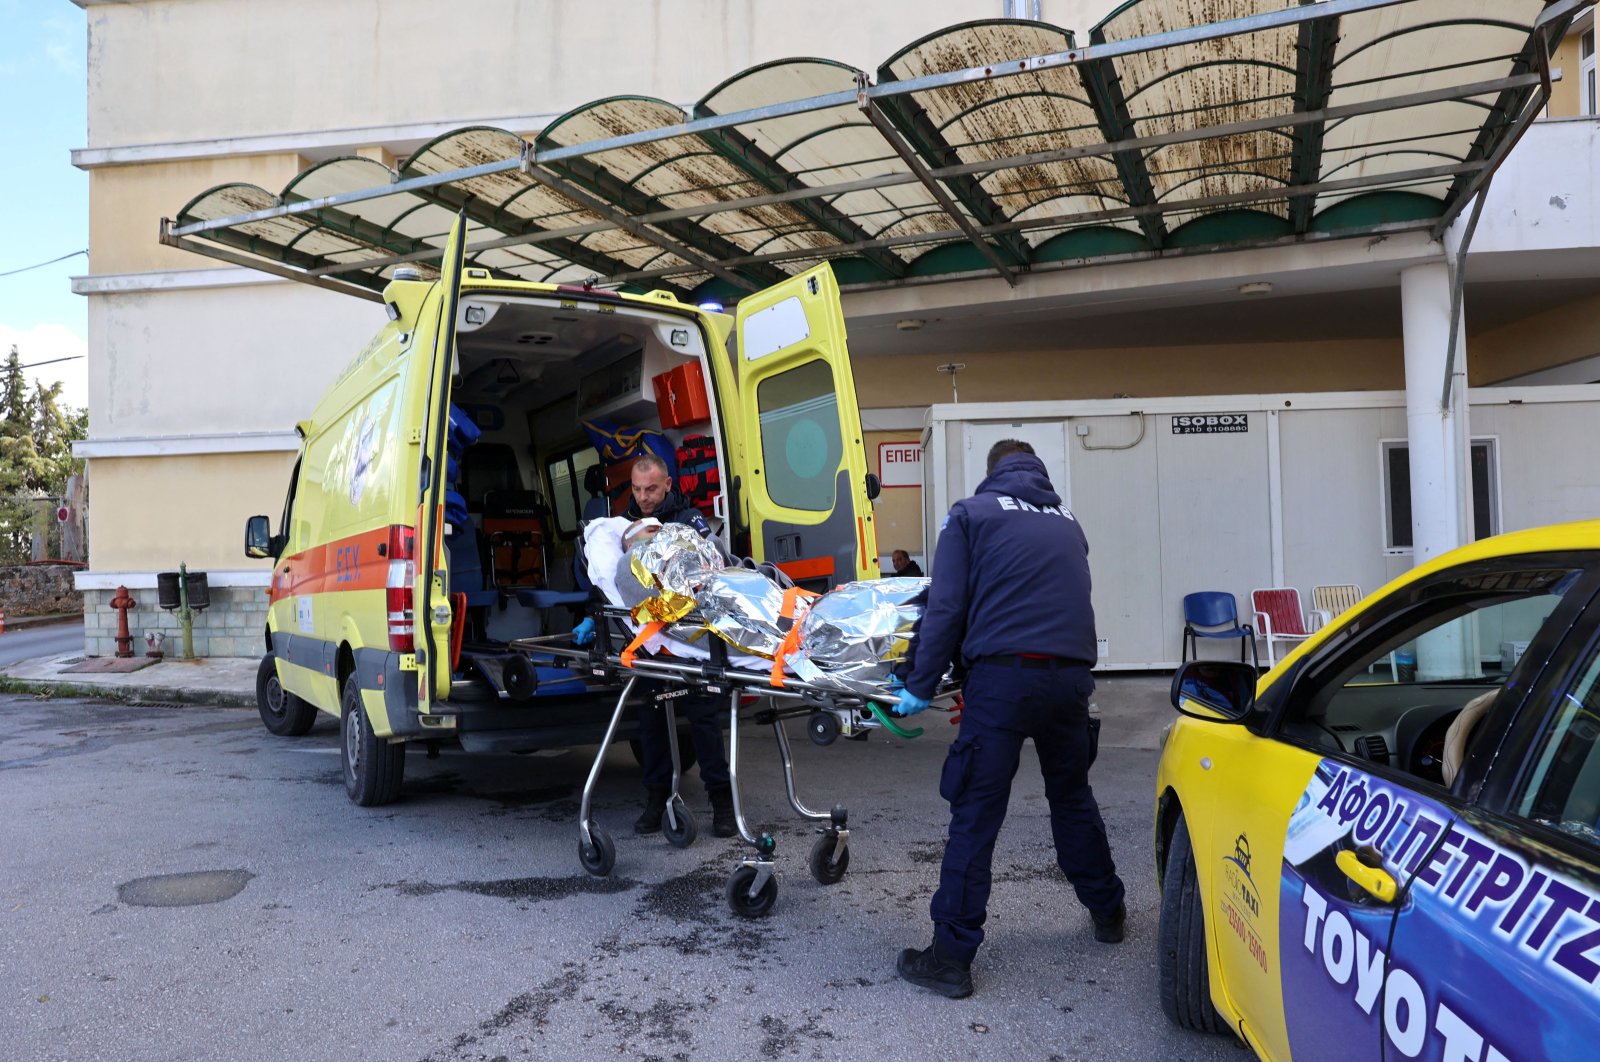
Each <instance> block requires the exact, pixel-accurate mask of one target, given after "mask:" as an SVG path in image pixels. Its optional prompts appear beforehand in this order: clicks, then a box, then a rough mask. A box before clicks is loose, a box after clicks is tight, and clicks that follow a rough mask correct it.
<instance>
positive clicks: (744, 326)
mask: <svg viewBox="0 0 1600 1062" xmlns="http://www.w3.org/2000/svg"><path fill="white" fill-rule="evenodd" d="M735 330H736V335H737V339H738V350H737V351H736V353H735V355H734V359H733V360H734V363H735V366H736V370H735V371H736V372H737V374H738V395H737V398H736V400H735V402H736V405H737V417H736V418H734V420H735V424H736V425H737V428H736V430H738V431H739V432H740V433H741V435H742V438H741V439H740V445H738V446H734V447H732V448H731V449H732V451H733V455H734V460H733V463H734V475H735V476H736V477H737V483H738V491H737V499H736V504H737V505H738V507H739V509H740V510H742V512H743V514H744V516H745V517H746V518H747V520H748V527H749V532H750V546H751V551H752V553H753V554H754V555H755V557H756V558H757V559H758V560H767V561H772V562H774V563H776V564H777V565H778V566H779V567H780V568H782V569H783V570H784V571H785V572H787V573H788V574H789V576H790V577H791V578H793V579H794V580H795V581H796V582H797V583H799V584H800V585H802V586H805V587H808V588H810V589H815V590H826V589H828V588H830V587H833V586H837V585H839V584H840V583H846V582H850V581H852V580H855V579H867V578H874V577H876V576H877V575H878V557H877V553H878V548H877V532H876V529H875V528H874V527H873V523H872V502H871V499H872V498H873V497H875V496H876V494H877V480H876V478H874V479H873V480H872V481H871V482H870V483H869V481H868V477H867V458H866V452H865V450H864V449H863V447H862V442H861V411H860V409H859V408H858V407H857V405H856V385H855V379H854V377H853V376H852V375H851V372H850V352H849V349H848V347H847V346H846V343H845V325H844V310H843V307H842V306H841V305H840V302H839V285H838V282H837V281H835V280H834V276H833V270H832V269H831V268H830V267H829V266H828V265H827V263H823V264H822V265H819V266H817V267H816V268H815V269H812V270H810V271H809V272H806V273H802V274H801V275H799V276H796V277H793V278H791V279H789V280H786V281H784V282H783V283H781V284H777V285H775V286H773V287H770V288H767V289H766V290H765V291H760V292H757V293H756V294H754V295H749V296H746V297H745V298H744V299H741V300H740V302H739V305H738V310H737V313H736V315H735Z"/></svg>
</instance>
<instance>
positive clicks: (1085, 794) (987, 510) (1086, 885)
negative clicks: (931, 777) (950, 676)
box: [896, 439, 1126, 999]
mask: <svg viewBox="0 0 1600 1062" xmlns="http://www.w3.org/2000/svg"><path fill="white" fill-rule="evenodd" d="M988 467H989V475H988V478H987V479H985V480H984V481H983V482H982V483H981V484H979V485H978V492H977V494H976V495H975V496H973V497H971V498H967V499H966V500H964V501H959V502H957V503H956V504H955V505H954V506H952V507H951V509H950V515H949V516H947V517H946V518H945V522H944V528H943V529H942V530H941V531H940V533H939V548H938V552H937V554H936V556H937V557H938V560H939V563H938V566H937V567H936V568H935V569H934V573H933V582H932V584H931V586H930V587H929V593H928V607H927V610H926V611H925V612H924V613H923V617H922V623H921V629H920V631H919V633H918V635H917V641H916V646H917V650H916V654H915V660H914V662H913V664H912V666H911V669H910V674H909V675H908V676H907V677H906V679H905V688H904V689H903V690H902V691H901V692H900V704H899V705H898V706H897V708H896V711H897V712H899V713H900V714H902V715H912V714H915V713H917V712H920V711H922V710H923V709H924V708H926V707H927V706H928V699H929V698H930V697H931V696H932V695H933V692H934V689H935V687H936V686H937V685H938V683H939V679H940V677H941V676H942V675H943V674H944V670H945V668H946V667H947V666H948V665H949V664H950V663H951V661H952V660H953V659H955V657H956V653H957V652H959V653H960V659H961V660H962V661H963V662H964V663H965V664H966V665H967V667H968V669H969V670H968V673H967V679H966V683H965V690H964V692H965V697H966V703H965V705H964V706H963V708H962V713H961V732H960V734H959V735H957V737H956V740H955V742H954V743H953V744H951V746H950V753H949V756H948V757H947V758H946V760H945V764H944V771H943V773H942V774H941V775H940V778H939V795H940V796H942V797H943V798H944V799H946V800H948V801H949V802H950V840H949V843H948V844H947V845H946V846H945V851H944V861H943V864H942V865H941V867H940V869H939V891H938V892H936V893H934V896H933V904H932V908H931V913H932V915H933V944H932V946H931V947H928V948H926V949H923V950H921V951H917V950H914V949H911V948H907V949H906V950H905V951H903V952H901V953H900V960H899V963H898V964H897V967H898V969H899V971H900V976H901V977H904V978H905V979H906V980H908V981H910V982H912V983H913V984H917V985H921V986H922V987H924V988H930V989H932V990H933V991H935V992H938V993H940V994H941V995H945V996H949V997H951V998H952V999H958V998H960V997H962V996H966V995H970V994H971V993H972V973H971V966H972V959H973V956H974V955H976V954H977V951H978V945H979V944H981V943H982V942H983V923H984V919H985V917H986V915H987V911H988V906H989V885H990V875H989V869H990V863H991V861H992V860H993V857H994V843H995V837H996V836H997V835H998V834H999V833H1000V825H1001V823H1003V822H1004V821H1005V816H1006V805H1007V804H1008V803H1009V802H1010V799H1011V780H1012V778H1013V777H1015V776H1016V773H1017V765H1018V763H1019V760H1020V757H1021V752H1022V743H1023V741H1025V740H1026V739H1028V738H1030V737H1031V738H1033V743H1034V748H1035V749H1036V750H1037V751H1038V753H1039V770H1040V771H1041V772H1042V773H1043V775H1044V792H1045V797H1046V798H1047V799H1048V800H1049V802H1050V830H1051V833H1052V835H1053V838H1054V840H1055V848H1056V862H1057V863H1058V864H1060V866H1061V869H1062V871H1063V872H1064V873H1065V874H1066V876H1067V880H1068V881H1070V882H1072V887H1073V888H1074V890H1076V892H1077V894H1078V900H1079V901H1080V902H1081V903H1082V904H1083V905H1084V906H1085V907H1087V908H1088V909H1089V913H1090V915H1091V916H1092V917H1093V920H1094V936H1095V939H1096V940H1098V941H1101V942H1103V943H1107V944H1114V943H1116V942H1118V941H1120V940H1121V939H1122V924H1123V919H1124V918H1125V916H1126V911H1125V909H1124V907H1123V902H1122V895H1123V894H1122V881H1121V879H1119V878H1118V877H1117V870H1116V867H1115V866H1114V865H1113V864H1112V861H1111V847H1110V845H1109V844H1108V843H1107V841H1106V827H1105V823H1104V822H1103V821H1102V820H1101V818H1100V809H1099V807H1098V806H1097V805H1096V804H1095V800H1094V793H1093V792H1092V791H1091V790H1090V788H1089V760H1090V756H1091V752H1090V733H1089V694H1090V693H1091V692H1092V691H1093V690H1094V679H1093V677H1092V676H1091V675H1090V674H1089V667H1090V665H1091V664H1093V663H1094V661H1095V656H1096V651H1095V633H1094V612H1093V610H1092V609H1091V607H1090V604H1089V544H1088V540H1087V539H1085V538H1084V535H1083V529H1082V528H1081V527H1079V526H1078V521H1077V520H1076V519H1075V518H1074V517H1073V515H1072V513H1070V512H1069V511H1067V509H1066V508H1065V507H1063V506H1062V504H1061V497H1060V496H1059V495H1058V494H1056V492H1055V488H1053V487H1052V486H1051V485H1050V478H1049V476H1048V475H1047V474H1046V472H1045V467H1044V463H1043V462H1042V461H1040V460H1039V459H1038V458H1037V457H1035V456H1034V453H1033V447H1031V446H1029V445H1028V444H1027V443H1025V442H1020V441H1018V440H1016V439H1006V440H1004V441H1002V442H998V443H996V444H995V445H994V448H993V449H991V450H990V451H989V466H988Z"/></svg>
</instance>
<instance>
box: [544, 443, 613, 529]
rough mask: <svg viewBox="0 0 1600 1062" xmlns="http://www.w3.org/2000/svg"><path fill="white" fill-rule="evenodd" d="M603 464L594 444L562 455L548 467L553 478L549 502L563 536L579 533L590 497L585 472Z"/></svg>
mask: <svg viewBox="0 0 1600 1062" xmlns="http://www.w3.org/2000/svg"><path fill="white" fill-rule="evenodd" d="M599 463H600V455H599V454H597V453H595V450H594V447H592V446H586V447H584V448H583V449H581V450H574V451H573V452H571V453H568V454H563V455H562V456H561V457H558V458H556V459H555V460H553V461H551V462H550V463H549V464H547V465H546V466H545V471H546V473H547V474H548V475H549V477H550V502H551V505H552V507H553V509H554V513H555V521H556V530H557V531H559V532H560V533H561V534H563V535H573V534H576V533H577V530H578V521H579V520H580V519H581V518H582V517H583V506H584V503H585V502H587V501H588V500H589V499H588V496H587V495H586V494H585V492H584V490H583V474H584V473H585V472H587V471H588V470H589V469H591V468H593V467H594V466H595V465H598V464H599Z"/></svg>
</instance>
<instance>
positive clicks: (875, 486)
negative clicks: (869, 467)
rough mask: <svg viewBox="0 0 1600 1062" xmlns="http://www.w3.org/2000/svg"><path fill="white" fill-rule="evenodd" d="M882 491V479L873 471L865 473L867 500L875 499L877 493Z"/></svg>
mask: <svg viewBox="0 0 1600 1062" xmlns="http://www.w3.org/2000/svg"><path fill="white" fill-rule="evenodd" d="M882 493H883V480H881V479H879V478H878V477H877V475H876V474H875V473H872V472H868V473H867V501H876V500H877V497H878V495H880V494H882Z"/></svg>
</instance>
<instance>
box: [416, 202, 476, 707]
mask: <svg viewBox="0 0 1600 1062" xmlns="http://www.w3.org/2000/svg"><path fill="white" fill-rule="evenodd" d="M466 242H467V215H466V212H465V211H462V213H461V214H460V215H459V216H458V217H457V218H456V221H455V224H454V225H453V226H451V228H450V238H449V240H448V241H447V242H446V243H445V247H444V259H443V261H442V262H441V263H440V268H441V272H440V274H439V284H440V299H439V302H438V309H439V317H438V320H437V321H436V322H435V324H434V332H433V362H432V365H431V366H430V368H429V376H428V405H427V407H426V408H427V415H426V422H425V424H424V425H423V432H422V477H421V478H422V498H421V502H420V504H419V506H418V510H417V543H416V550H417V554H416V583H415V585H414V588H413V593H414V596H415V599H416V610H415V612H414V614H413V615H414V622H415V629H416V654H417V670H418V672H419V674H418V676H417V705H418V707H419V708H420V709H422V710H423V711H427V710H428V702H429V701H431V700H443V699H445V698H446V697H448V696H449V695H450V621H451V611H450V598H449V595H448V594H446V592H445V560H444V476H445V456H446V452H445V447H446V440H447V439H448V437H449V434H450V376H451V370H452V367H453V365H454V362H455V351H456V308H457V305H458V304H459V303H460V301H461V267H462V265H463V260H464V258H465V254H466ZM430 690H431V691H432V692H431V693H430V692H429V691H430Z"/></svg>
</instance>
